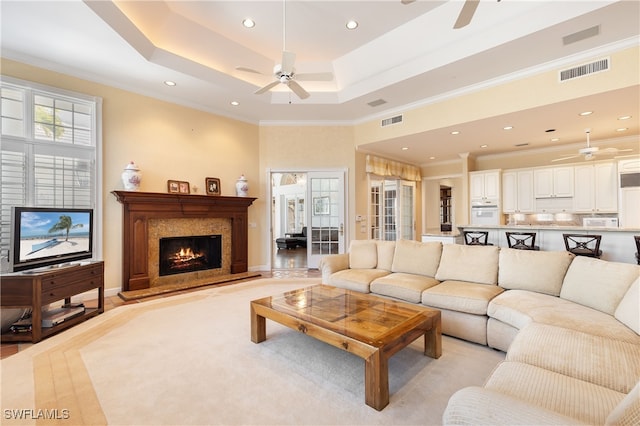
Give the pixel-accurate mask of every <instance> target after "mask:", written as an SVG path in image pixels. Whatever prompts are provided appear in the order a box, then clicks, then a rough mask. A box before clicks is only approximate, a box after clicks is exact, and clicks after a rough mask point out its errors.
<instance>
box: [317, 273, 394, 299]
mask: <svg viewBox="0 0 640 426" xmlns="http://www.w3.org/2000/svg"><path fill="white" fill-rule="evenodd" d="M387 274H389V271H384V270H382V269H343V270H342V271H338V272H336V273H334V274H333V275H331V277H329V282H328V284H330V285H333V286H336V287H340V288H346V289H347V290H355V291H359V292H361V293H369V284H371V281H373V280H375V279H376V278H380V277H383V276H385V275H387Z"/></svg>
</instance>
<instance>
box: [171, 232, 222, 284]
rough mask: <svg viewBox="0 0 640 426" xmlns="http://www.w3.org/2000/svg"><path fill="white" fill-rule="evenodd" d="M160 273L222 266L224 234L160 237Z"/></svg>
mask: <svg viewBox="0 0 640 426" xmlns="http://www.w3.org/2000/svg"><path fill="white" fill-rule="evenodd" d="M159 265H160V271H159V275H160V276H164V275H172V274H182V273H185V272H195V271H202V270H207V269H216V268H220V267H222V235H200V236H185V237H168V238H160V262H159Z"/></svg>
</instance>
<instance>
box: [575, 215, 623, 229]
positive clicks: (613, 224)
mask: <svg viewBox="0 0 640 426" xmlns="http://www.w3.org/2000/svg"><path fill="white" fill-rule="evenodd" d="M582 226H584V227H585V228H617V227H618V218H617V217H585V218H583V219H582Z"/></svg>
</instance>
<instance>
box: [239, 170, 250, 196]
mask: <svg viewBox="0 0 640 426" xmlns="http://www.w3.org/2000/svg"><path fill="white" fill-rule="evenodd" d="M248 194H249V184H248V183H247V178H245V177H244V175H242V176H240V177H239V178H238V180H237V181H236V195H237V196H238V197H246V196H247V195H248Z"/></svg>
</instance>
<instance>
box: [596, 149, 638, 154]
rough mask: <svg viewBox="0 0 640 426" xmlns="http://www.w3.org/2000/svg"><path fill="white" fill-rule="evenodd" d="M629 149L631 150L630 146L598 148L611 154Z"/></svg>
mask: <svg viewBox="0 0 640 426" xmlns="http://www.w3.org/2000/svg"><path fill="white" fill-rule="evenodd" d="M629 151H633V149H631V148H627V149H618V148H604V149H601V150H600V152H607V153H612V154H617V153H618V152H629Z"/></svg>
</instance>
